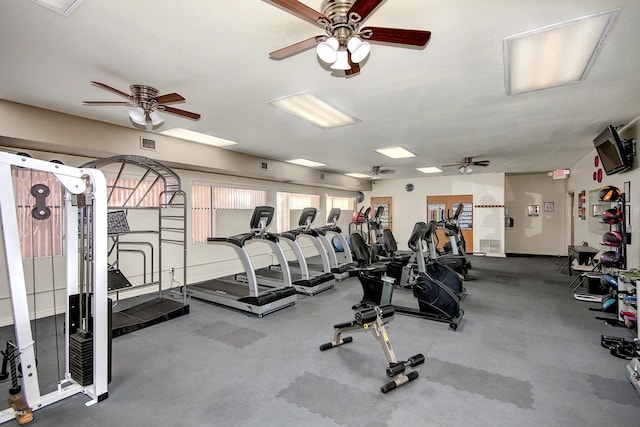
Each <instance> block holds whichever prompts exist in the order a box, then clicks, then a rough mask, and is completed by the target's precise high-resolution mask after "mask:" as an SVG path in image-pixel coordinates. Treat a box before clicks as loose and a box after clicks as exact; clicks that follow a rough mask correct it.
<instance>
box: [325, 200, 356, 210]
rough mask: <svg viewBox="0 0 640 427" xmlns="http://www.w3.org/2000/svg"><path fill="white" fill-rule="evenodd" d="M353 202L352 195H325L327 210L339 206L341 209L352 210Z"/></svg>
mask: <svg viewBox="0 0 640 427" xmlns="http://www.w3.org/2000/svg"><path fill="white" fill-rule="evenodd" d="M353 204H354V199H353V197H338V196H327V212H328V211H330V210H331V209H333V208H339V209H340V210H342V211H352V210H353Z"/></svg>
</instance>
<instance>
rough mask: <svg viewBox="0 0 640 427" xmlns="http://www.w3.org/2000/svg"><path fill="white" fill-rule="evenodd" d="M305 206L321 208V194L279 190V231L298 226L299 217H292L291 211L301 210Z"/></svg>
mask: <svg viewBox="0 0 640 427" xmlns="http://www.w3.org/2000/svg"><path fill="white" fill-rule="evenodd" d="M304 208H316V209H320V196H319V195H317V194H302V193H284V192H278V206H277V209H276V215H277V219H278V222H277V230H278V233H281V232H283V231H288V230H291V229H292V228H295V227H297V226H298V221H297V219H295V220H292V219H291V211H301V210H302V209H304ZM292 223H293V224H292Z"/></svg>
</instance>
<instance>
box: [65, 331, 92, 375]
mask: <svg viewBox="0 0 640 427" xmlns="http://www.w3.org/2000/svg"><path fill="white" fill-rule="evenodd" d="M69 370H70V371H71V378H73V380H74V381H75V382H77V383H78V384H80V385H81V386H83V387H84V386H88V385H90V384H93V338H91V337H86V336H83V335H81V334H80V333H75V334H73V335H71V336H70V337H69Z"/></svg>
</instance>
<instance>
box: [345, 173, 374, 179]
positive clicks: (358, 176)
mask: <svg viewBox="0 0 640 427" xmlns="http://www.w3.org/2000/svg"><path fill="white" fill-rule="evenodd" d="M345 175H346V176H350V177H352V178H370V177H369V175H367V174H365V173H360V172H353V173H345Z"/></svg>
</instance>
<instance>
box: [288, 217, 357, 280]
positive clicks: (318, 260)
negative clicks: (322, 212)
mask: <svg viewBox="0 0 640 427" xmlns="http://www.w3.org/2000/svg"><path fill="white" fill-rule="evenodd" d="M316 213H317V209H316V208H311V207H309V208H304V209H303V210H302V213H301V214H300V219H299V221H298V225H299V226H300V227H298V228H296V229H294V230H290V231H288V232H287V233H291V234H293V235H294V236H295V237H296V239H297V238H298V237H299V236H301V235H306V236H309V238H310V240H311V242H312V243H313V245H314V246H315V248H316V250H317V251H318V255H315V256H313V257H310V258H307V259H306V260H305V261H306V263H307V267H308V269H309V271H310V272H311V273H313V272H315V274H321V273H324V274H329V275H331V276H332V278H334V279H335V280H338V281H340V280H343V279H344V278H345V277H347V276H348V273H347V276H345V275H344V274H342V271H340V270H338V269H337V268H336V267H337V264H338V262H337V258H336V256H335V252H334V251H333V248H332V244H331V242H330V241H329V239H327V237H326V235H325V234H322V233H321V232H318V231H317V230H316V229H313V228H311V224H312V223H313V220H314V219H315V217H316ZM289 266H290V268H291V269H292V271H299V269H300V266H299V265H298V264H296V262H295V261H294V262H289ZM311 273H310V274H311Z"/></svg>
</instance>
